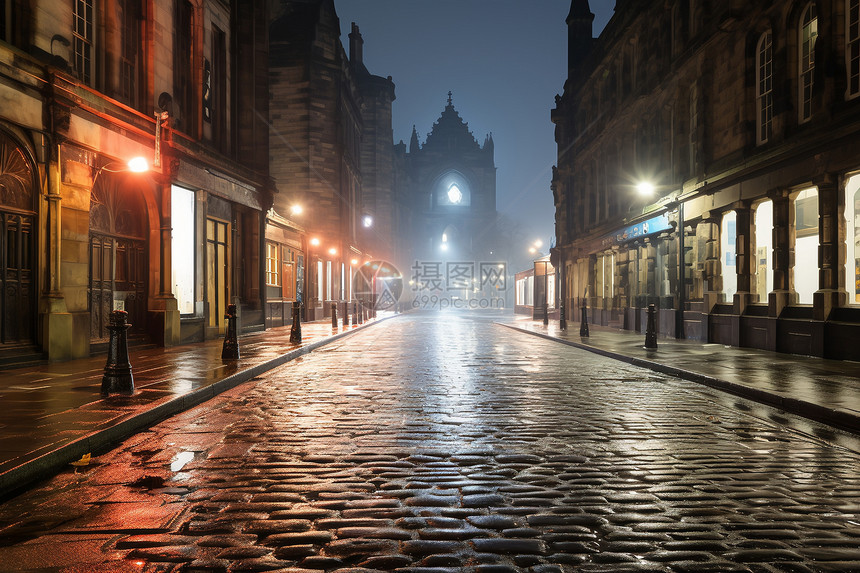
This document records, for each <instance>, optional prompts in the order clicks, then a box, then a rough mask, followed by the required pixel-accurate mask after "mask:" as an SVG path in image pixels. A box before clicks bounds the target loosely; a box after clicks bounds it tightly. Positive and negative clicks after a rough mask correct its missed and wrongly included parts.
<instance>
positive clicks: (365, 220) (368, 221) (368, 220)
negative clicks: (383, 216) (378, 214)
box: [361, 215, 373, 229]
mask: <svg viewBox="0 0 860 573" xmlns="http://www.w3.org/2000/svg"><path fill="white" fill-rule="evenodd" d="M361 224H362V225H364V228H365V229H368V228H370V227H372V226H373V217H371V216H370V215H365V216H364V217H362V218H361Z"/></svg>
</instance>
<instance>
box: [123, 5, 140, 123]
mask: <svg viewBox="0 0 860 573" xmlns="http://www.w3.org/2000/svg"><path fill="white" fill-rule="evenodd" d="M119 5H120V8H121V11H122V20H121V23H122V49H121V53H120V60H119V76H120V83H119V99H120V100H122V101H123V102H125V103H127V104H128V105H130V106H132V107H137V105H138V101H137V83H138V82H137V75H138V73H139V68H138V54H139V51H140V21H141V18H140V3H139V0H122V1H121V2H120V4H119Z"/></svg>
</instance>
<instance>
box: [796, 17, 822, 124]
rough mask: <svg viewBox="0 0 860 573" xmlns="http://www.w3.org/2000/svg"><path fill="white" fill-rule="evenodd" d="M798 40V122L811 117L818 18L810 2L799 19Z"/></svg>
mask: <svg viewBox="0 0 860 573" xmlns="http://www.w3.org/2000/svg"><path fill="white" fill-rule="evenodd" d="M799 32H800V38H799V42H798V49H799V54H798V61H799V64H800V68H799V70H798V78H797V79H798V82H797V83H798V87H799V93H798V106H797V107H798V110H799V111H800V118H799V120H800V122H801V123H803V122H805V121H809V119H810V118H811V117H812V78H813V73H814V71H815V40H816V38H817V37H818V16H817V15H816V12H815V3H813V2H810V3H809V4H807V5H806V8H805V9H804V10H803V14H802V15H801V17H800V30H799Z"/></svg>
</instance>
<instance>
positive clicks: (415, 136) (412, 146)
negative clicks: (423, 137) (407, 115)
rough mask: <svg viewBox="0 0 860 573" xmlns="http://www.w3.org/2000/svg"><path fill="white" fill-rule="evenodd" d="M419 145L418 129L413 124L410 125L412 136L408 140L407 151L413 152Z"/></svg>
mask: <svg viewBox="0 0 860 573" xmlns="http://www.w3.org/2000/svg"><path fill="white" fill-rule="evenodd" d="M419 149H420V147H419V146H418V131H417V130H416V129H415V126H414V125H413V126H412V138H411V139H410V140H409V153H415V152H416V151H418V150H419Z"/></svg>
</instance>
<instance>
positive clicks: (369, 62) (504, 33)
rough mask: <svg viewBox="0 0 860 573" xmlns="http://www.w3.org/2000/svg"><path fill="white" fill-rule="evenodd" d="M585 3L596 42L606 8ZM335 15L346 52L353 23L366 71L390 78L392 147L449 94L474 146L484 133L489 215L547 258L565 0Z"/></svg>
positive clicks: (491, 0) (389, 0) (410, 1)
mask: <svg viewBox="0 0 860 573" xmlns="http://www.w3.org/2000/svg"><path fill="white" fill-rule="evenodd" d="M589 5H590V7H591V11H592V12H593V13H594V14H595V18H594V28H593V30H594V35H595V36H598V35H599V34H600V31H601V30H602V29H603V27H604V26H605V25H606V22H607V21H608V20H609V18H610V17H611V16H612V13H613V10H614V6H615V2H614V0H590V2H589ZM335 9H336V10H337V15H338V17H339V18H340V27H341V33H342V36H341V40H342V42H343V45H344V48H345V49H346V50H347V53H348V52H349V38H348V36H347V35H348V34H349V31H350V27H351V26H350V24H351V22H355V23H356V24H357V25H358V27H359V31H360V32H361V35H362V38H363V39H364V64H365V66H366V67H367V69H368V70H370V73H372V74H375V75H378V76H382V77H386V76H389V75H390V76H391V77H392V80H393V81H394V85H395V96H396V99H395V101H394V104H393V112H392V113H393V116H392V124H393V129H394V143H398V142H399V141H400V140H403V141H404V142H406V144H407V145H408V144H409V138H410V137H411V135H412V126H413V124H414V125H415V127H416V129H417V130H418V140H419V141H420V142H421V144H422V145H423V144H424V142H425V141H426V139H427V134H428V133H429V132H430V130H431V129H432V127H433V122H435V121H436V120H437V119H439V116H440V115H441V114H442V110H443V109H444V108H445V105H446V104H447V98H448V91H449V90H450V91H452V92H453V98H454V99H453V101H454V109H456V110H457V112H458V113H459V114H460V117H461V118H462V119H463V121H465V122H467V123H468V124H469V130H470V131H471V132H472V134H473V135H474V136H475V138H476V139H477V140H478V143H479V144H481V145H483V143H484V138H485V137H486V136H487V134H488V133H492V134H493V140H494V143H495V162H496V168H497V169H496V201H497V204H496V207H497V210H498V211H499V213H500V214H501V215H502V216H504V217H507V218H509V219H512V220H514V221H516V222H517V223H518V225H519V227H520V230H521V234H522V235H523V237H524V238H525V240H526V241H529V242H530V241H533V240H535V239H541V240H542V241H543V242H544V244H545V246H544V247H543V249H542V250H543V251H544V252H548V251H547V248H548V245H549V243H550V240H551V238H552V237H553V236H554V234H555V223H554V221H555V219H554V208H553V201H552V191H551V190H550V181H551V180H552V166H553V165H555V164H556V153H557V148H556V145H555V140H554V138H553V129H554V126H553V124H552V122H551V121H550V110H551V109H552V108H553V107H554V106H555V95H556V94H561V93H562V90H563V87H564V80H565V78H566V77H567V25H566V24H565V22H564V20H565V18H566V17H567V14H568V12H569V11H570V0H335ZM527 247H528V244H525V245H523V249H524V250H525V249H527Z"/></svg>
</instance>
